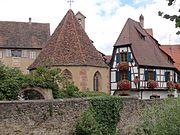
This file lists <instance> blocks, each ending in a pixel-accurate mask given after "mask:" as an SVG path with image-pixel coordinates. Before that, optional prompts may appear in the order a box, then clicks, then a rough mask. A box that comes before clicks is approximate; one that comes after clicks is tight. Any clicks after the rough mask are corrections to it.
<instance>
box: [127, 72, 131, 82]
mask: <svg viewBox="0 0 180 135" xmlns="http://www.w3.org/2000/svg"><path fill="white" fill-rule="evenodd" d="M128 80H129V81H131V71H128Z"/></svg>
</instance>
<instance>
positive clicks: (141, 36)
mask: <svg viewBox="0 0 180 135" xmlns="http://www.w3.org/2000/svg"><path fill="white" fill-rule="evenodd" d="M124 45H131V49H132V51H133V55H134V57H135V59H136V61H137V62H138V64H139V65H141V66H153V67H167V68H174V65H173V63H171V62H170V61H169V57H170V56H168V55H167V54H166V53H164V51H162V50H161V48H160V45H159V43H158V41H157V40H155V39H154V38H153V37H152V36H151V35H149V34H148V33H147V32H146V31H145V29H144V28H142V27H141V25H140V23H139V22H136V21H134V20H132V19H130V18H129V19H128V20H127V22H126V24H125V26H124V28H123V30H122V32H121V34H120V35H119V37H118V39H117V41H116V43H115V45H114V46H115V47H118V46H124Z"/></svg>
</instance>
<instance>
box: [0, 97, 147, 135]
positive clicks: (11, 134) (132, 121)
mask: <svg viewBox="0 0 180 135" xmlns="http://www.w3.org/2000/svg"><path fill="white" fill-rule="evenodd" d="M143 102H144V101H141V100H138V99H136V98H124V100H123V109H122V110H121V112H120V113H121V114H120V116H121V118H120V122H119V123H118V126H117V128H118V129H119V130H120V131H121V135H128V134H131V133H133V129H135V127H136V126H137V125H138V124H139V122H140V121H139V111H140V110H141V107H142V104H143ZM149 102H150V101H149ZM88 107H89V102H88V99H66V100H49V101H48V100H47V101H46V100H39V101H12V102H11V101H9V102H8V101H7V102H0V135H72V132H73V130H74V127H75V124H76V122H77V120H78V118H79V117H80V116H81V115H82V114H83V112H85V111H86V110H87V109H88Z"/></svg>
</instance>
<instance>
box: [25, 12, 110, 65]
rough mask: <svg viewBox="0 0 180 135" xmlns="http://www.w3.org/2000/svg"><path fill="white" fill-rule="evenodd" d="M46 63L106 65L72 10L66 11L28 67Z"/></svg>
mask: <svg viewBox="0 0 180 135" xmlns="http://www.w3.org/2000/svg"><path fill="white" fill-rule="evenodd" d="M46 64H51V66H63V65H64V66H68V65H69V66H70V65H71V66H75V65H87V66H99V67H107V65H106V64H105V62H104V60H103V57H102V55H101V54H100V53H99V52H98V51H97V50H96V48H95V47H94V45H93V44H92V42H91V40H90V39H89V37H88V36H87V34H86V33H85V31H84V29H83V28H82V27H81V25H80V24H79V22H78V20H77V19H76V17H75V15H74V13H73V11H72V10H69V11H68V12H67V13H66V15H65V16H64V18H63V19H62V21H61V22H60V24H59V25H58V27H57V28H56V30H55V31H54V33H53V34H52V36H51V38H50V40H49V41H48V42H47V44H46V46H45V47H44V48H43V50H42V51H41V53H40V54H39V56H38V57H37V59H36V60H35V61H34V63H33V64H32V65H30V67H29V68H28V69H34V68H36V67H38V66H41V65H46Z"/></svg>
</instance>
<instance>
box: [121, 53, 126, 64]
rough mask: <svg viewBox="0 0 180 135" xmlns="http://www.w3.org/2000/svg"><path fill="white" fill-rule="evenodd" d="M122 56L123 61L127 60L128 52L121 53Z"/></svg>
mask: <svg viewBox="0 0 180 135" xmlns="http://www.w3.org/2000/svg"><path fill="white" fill-rule="evenodd" d="M120 57H121V58H120V60H121V61H122V62H127V52H123V53H120Z"/></svg>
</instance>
